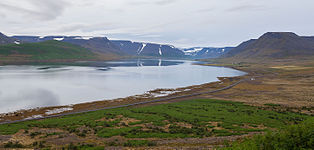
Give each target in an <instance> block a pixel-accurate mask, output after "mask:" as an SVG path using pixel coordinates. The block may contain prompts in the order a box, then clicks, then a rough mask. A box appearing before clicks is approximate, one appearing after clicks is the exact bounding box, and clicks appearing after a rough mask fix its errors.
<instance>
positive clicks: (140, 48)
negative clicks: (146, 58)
mask: <svg viewBox="0 0 314 150" xmlns="http://www.w3.org/2000/svg"><path fill="white" fill-rule="evenodd" d="M146 45H147V44H146V43H142V47H139V49H138V50H137V54H141V52H142V51H143V50H144V48H145V47H146Z"/></svg>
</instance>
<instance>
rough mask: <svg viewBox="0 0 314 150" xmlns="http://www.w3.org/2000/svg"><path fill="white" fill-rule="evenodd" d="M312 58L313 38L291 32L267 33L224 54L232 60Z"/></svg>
mask: <svg viewBox="0 0 314 150" xmlns="http://www.w3.org/2000/svg"><path fill="white" fill-rule="evenodd" d="M308 56H314V37H303V36H298V35H297V34H295V33H292V32H268V33H265V34H264V35H262V36H261V37H260V38H258V39H252V40H249V41H246V42H243V43H242V44H240V45H239V46H237V47H236V48H233V49H231V50H230V51H229V52H228V53H226V54H224V55H223V56H222V57H223V58H233V59H281V58H297V57H308Z"/></svg>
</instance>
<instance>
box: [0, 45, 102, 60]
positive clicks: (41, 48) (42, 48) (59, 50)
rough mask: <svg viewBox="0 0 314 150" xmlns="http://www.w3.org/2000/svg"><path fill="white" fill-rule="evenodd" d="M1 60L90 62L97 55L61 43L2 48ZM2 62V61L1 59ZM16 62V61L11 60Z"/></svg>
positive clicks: (78, 47)
mask: <svg viewBox="0 0 314 150" xmlns="http://www.w3.org/2000/svg"><path fill="white" fill-rule="evenodd" d="M0 58H2V59H6V60H10V59H14V58H19V60H24V59H25V60H40V61H44V60H90V59H95V58H97V55H96V54H95V53H93V52H91V51H90V50H88V49H86V48H82V47H80V46H77V45H73V44H70V43H65V42H60V41H45V42H40V43H24V44H9V45H1V46H0ZM0 61H1V59H0ZM10 61H14V60H10Z"/></svg>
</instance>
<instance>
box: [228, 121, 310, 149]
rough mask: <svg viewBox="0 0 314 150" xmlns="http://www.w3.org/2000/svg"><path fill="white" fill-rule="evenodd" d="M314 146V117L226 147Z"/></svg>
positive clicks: (286, 147)
mask: <svg viewBox="0 0 314 150" xmlns="http://www.w3.org/2000/svg"><path fill="white" fill-rule="evenodd" d="M313 148H314V118H311V119H309V120H307V121H305V122H303V123H301V124H297V125H291V126H288V127H286V128H284V129H282V130H280V131H276V132H267V133H266V134H265V135H259V136H255V137H253V138H252V139H246V140H244V141H243V142H236V143H234V144H233V145H232V147H229V148H225V149H232V150H233V149H239V150H240V149H251V150H272V149H282V150H297V149H303V150H312V149H313Z"/></svg>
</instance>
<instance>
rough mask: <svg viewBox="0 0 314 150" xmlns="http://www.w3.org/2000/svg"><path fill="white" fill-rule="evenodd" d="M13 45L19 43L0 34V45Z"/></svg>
mask: <svg viewBox="0 0 314 150" xmlns="http://www.w3.org/2000/svg"><path fill="white" fill-rule="evenodd" d="M13 43H17V44H19V41H18V40H16V39H14V38H10V37H7V36H6V35H4V34H2V33H1V32H0V45H5V44H13Z"/></svg>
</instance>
